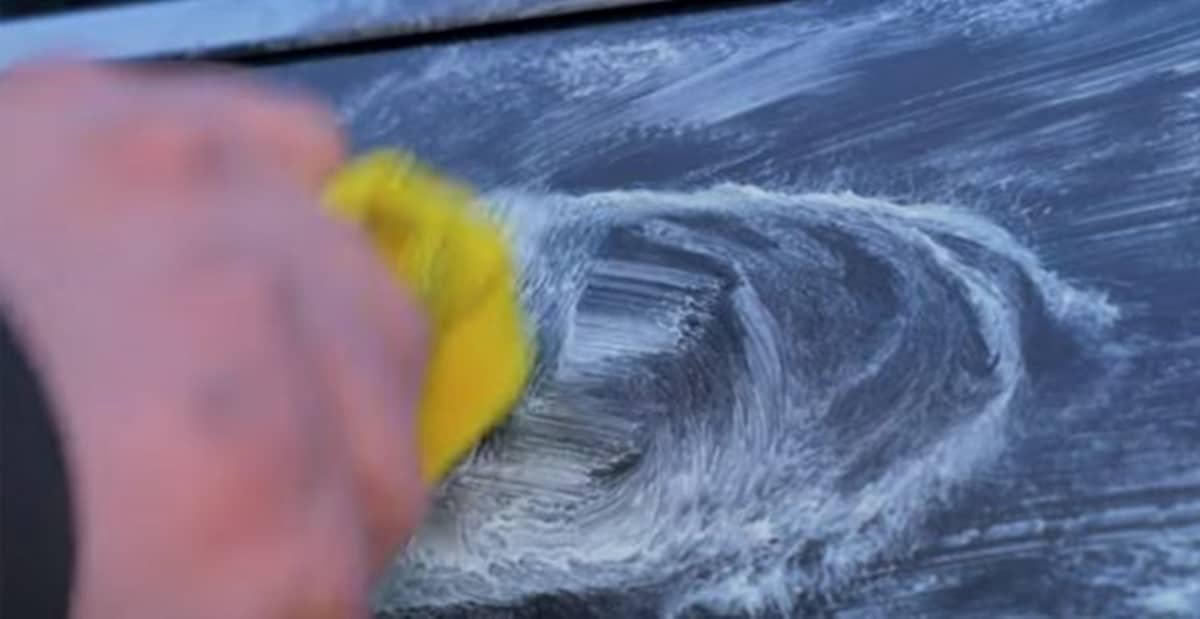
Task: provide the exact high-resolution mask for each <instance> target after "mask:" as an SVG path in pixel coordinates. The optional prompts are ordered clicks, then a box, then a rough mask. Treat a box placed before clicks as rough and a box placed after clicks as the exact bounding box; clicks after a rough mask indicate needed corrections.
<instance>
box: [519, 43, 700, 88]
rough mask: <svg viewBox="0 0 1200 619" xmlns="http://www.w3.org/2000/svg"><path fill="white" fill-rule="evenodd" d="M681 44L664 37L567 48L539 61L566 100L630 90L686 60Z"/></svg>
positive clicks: (541, 67)
mask: <svg viewBox="0 0 1200 619" xmlns="http://www.w3.org/2000/svg"><path fill="white" fill-rule="evenodd" d="M681 45H683V43H680V42H676V41H671V40H668V39H665V38H658V39H648V40H641V41H636V40H635V41H621V42H617V43H613V44H605V43H591V44H585V45H579V46H574V47H567V48H565V49H562V50H560V51H558V52H557V53H555V54H552V55H551V56H550V57H549V58H547V59H545V60H544V61H542V62H541V63H540V64H541V66H540V67H539V69H543V70H546V71H547V73H548V75H549V76H550V81H551V83H552V84H553V85H555V86H557V87H558V88H559V89H560V91H561V92H563V96H564V98H565V99H567V100H576V99H586V98H588V97H592V96H595V95H597V94H601V93H604V92H619V91H622V90H625V89H627V88H630V87H633V86H635V85H637V84H639V83H641V82H643V81H645V80H646V79H648V78H650V77H651V76H653V75H655V74H656V73H661V72H664V71H669V70H671V69H673V68H674V67H675V65H676V64H677V63H679V62H680V61H682V60H685V59H686V56H685V54H684V52H683V50H682V49H681Z"/></svg>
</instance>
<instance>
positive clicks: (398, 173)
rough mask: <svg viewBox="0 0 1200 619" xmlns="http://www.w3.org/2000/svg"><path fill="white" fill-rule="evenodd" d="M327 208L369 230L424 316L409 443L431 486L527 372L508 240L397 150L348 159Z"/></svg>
mask: <svg viewBox="0 0 1200 619" xmlns="http://www.w3.org/2000/svg"><path fill="white" fill-rule="evenodd" d="M325 204H326V205H327V207H328V208H330V209H331V210H332V211H333V212H334V213H336V214H338V215H340V216H343V217H347V218H349V219H350V220H352V221H355V222H358V223H359V224H360V225H362V226H363V227H364V228H365V229H366V230H367V231H368V233H369V234H370V236H371V238H372V240H373V242H374V244H375V247H376V249H377V250H378V253H379V254H380V255H381V257H382V258H383V259H384V261H385V262H386V263H387V265H388V267H389V268H390V269H391V271H392V272H393V273H394V274H395V275H396V277H397V278H398V279H399V280H400V281H401V282H402V283H404V284H405V285H406V286H407V287H408V289H409V290H410V291H411V292H412V293H413V294H415V296H416V298H417V299H418V300H419V301H420V303H421V304H422V305H423V306H424V309H425V312H426V314H427V316H428V319H429V322H430V332H431V335H432V338H431V351H430V359H429V366H428V368H427V372H428V374H427V377H426V383H425V391H424V393H423V394H422V399H421V402H420V407H419V410H418V415H417V426H418V431H417V440H418V446H419V449H420V452H421V453H420V461H421V472H422V475H423V476H424V478H425V480H426V481H427V482H429V483H431V484H432V483H435V482H437V481H439V480H441V479H442V478H443V477H444V476H445V475H446V474H447V473H448V472H449V471H450V469H451V468H452V467H453V465H454V464H455V463H456V462H457V460H459V459H460V458H461V457H462V456H463V455H465V454H466V453H467V452H468V451H469V450H470V449H471V448H472V447H473V446H474V445H475V444H476V443H478V442H479V440H480V439H482V438H483V436H484V434H486V433H487V431H488V430H490V429H491V428H492V427H493V426H494V425H496V424H497V423H498V422H500V421H501V420H502V419H503V418H504V417H505V416H506V415H507V414H508V412H509V411H510V410H511V408H512V407H513V405H514V404H515V403H516V401H517V399H518V398H519V397H520V393H521V390H522V389H523V388H524V386H525V382H526V380H527V379H528V376H529V373H530V368H531V365H532V360H533V350H532V342H531V339H530V338H529V337H528V336H527V332H526V328H525V327H526V325H525V322H524V317H523V314H522V311H521V306H520V302H519V299H518V295H517V275H516V268H515V265H514V261H513V259H512V256H511V253H510V250H509V246H508V242H507V239H506V238H505V237H504V235H503V233H502V231H501V230H500V229H499V227H498V226H496V225H494V224H493V223H492V222H491V221H489V220H488V219H487V218H486V217H485V216H484V214H483V213H482V212H481V211H480V210H479V209H478V207H477V204H476V202H475V199H474V197H473V195H472V194H471V193H470V192H469V191H467V190H466V189H464V188H462V187H460V186H458V185H456V184H454V183H452V182H450V181H448V180H445V179H443V178H442V177H440V176H439V175H438V174H436V173H435V172H434V171H433V170H431V169H430V168H428V167H426V166H425V165H423V164H421V163H420V162H419V161H417V160H416V159H415V158H414V157H412V156H410V155H408V154H405V153H401V152H395V151H380V152H376V153H372V154H368V155H366V156H363V157H361V158H359V159H356V160H354V161H351V162H350V163H349V164H348V165H346V166H345V167H344V168H343V169H342V170H340V171H339V172H337V173H336V174H334V176H333V178H332V179H330V181H329V184H328V186H327V188H326V194H325Z"/></svg>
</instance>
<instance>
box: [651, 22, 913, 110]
mask: <svg viewBox="0 0 1200 619" xmlns="http://www.w3.org/2000/svg"><path fill="white" fill-rule="evenodd" d="M879 26H880V22H879V21H877V20H853V21H850V22H848V23H845V24H841V25H834V26H827V25H823V26H822V27H816V28H810V29H809V30H808V31H804V30H799V31H797V29H796V28H795V27H794V26H789V28H788V29H787V30H786V32H784V31H783V30H782V29H781V30H780V31H779V32H777V33H776V34H777V35H778V36H766V37H763V38H761V39H758V38H754V39H745V40H742V41H741V45H740V46H739V48H738V49H736V50H735V51H734V52H733V53H732V54H730V55H728V56H727V57H725V58H722V59H719V60H717V61H716V62H713V61H712V60H711V59H709V60H708V61H707V62H704V61H702V62H693V63H692V66H690V67H688V69H689V70H688V71H687V72H686V73H685V74H679V75H676V78H677V79H675V80H674V81H672V82H671V83H670V85H668V86H666V87H664V88H660V89H658V90H655V91H654V92H651V93H649V94H647V95H645V96H642V97H639V98H638V99H637V100H636V101H634V102H633V104H632V106H631V109H630V110H629V114H630V116H632V117H633V118H634V119H636V120H638V121H641V122H652V123H653V122H662V121H675V122H683V123H694V124H701V125H710V124H715V123H718V122H721V121H723V120H727V119H729V118H732V117H734V116H738V115H739V114H744V113H746V112H749V111H752V110H754V109H758V108H761V107H764V106H766V105H770V104H771V103H773V102H776V101H780V100H783V99H786V98H788V97H793V96H796V95H797V94H809V93H811V94H813V95H818V94H822V93H829V92H832V91H834V90H836V89H837V88H839V87H842V86H845V85H846V83H847V82H848V81H850V80H851V79H853V78H854V77H855V74H854V73H852V72H847V71H845V67H846V65H847V64H849V60H851V59H856V60H862V58H861V56H856V53H858V52H862V53H868V54H872V55H874V54H883V53H885V52H888V51H895V50H896V49H897V48H898V47H899V46H902V45H903V40H902V39H903V38H902V37H893V38H892V39H890V40H889V42H888V43H887V44H886V45H883V44H882V43H881V42H880V41H879V40H878V39H874V40H872V39H871V35H872V34H873V33H875V32H877V30H878V28H879ZM868 42H870V45H867V43H868ZM880 47H885V48H886V49H880ZM872 48H874V49H872Z"/></svg>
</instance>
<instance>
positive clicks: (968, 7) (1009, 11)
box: [902, 0, 1100, 37]
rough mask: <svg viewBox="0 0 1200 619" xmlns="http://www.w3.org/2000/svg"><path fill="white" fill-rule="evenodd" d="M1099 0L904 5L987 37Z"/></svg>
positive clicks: (918, 1) (1025, 28) (1044, 22)
mask: <svg viewBox="0 0 1200 619" xmlns="http://www.w3.org/2000/svg"><path fill="white" fill-rule="evenodd" d="M1099 2H1100V0H991V1H989V2H979V1H978V0H905V1H904V3H903V5H902V6H903V7H904V8H905V9H906V10H908V11H912V12H915V13H917V14H920V15H923V16H925V17H926V19H927V20H929V21H937V22H941V23H944V24H950V25H952V27H954V28H957V29H959V30H960V31H961V32H962V33H963V34H965V35H968V36H974V37H988V36H995V35H1003V34H1008V33H1012V32H1029V31H1031V30H1036V29H1037V28H1041V27H1045V26H1049V25H1053V24H1055V23H1057V22H1060V21H1061V20H1063V19H1064V18H1066V17H1068V16H1070V15H1071V14H1073V13H1077V12H1079V11H1082V10H1084V9H1087V8H1089V7H1091V6H1094V5H1096V4H1098V3H1099Z"/></svg>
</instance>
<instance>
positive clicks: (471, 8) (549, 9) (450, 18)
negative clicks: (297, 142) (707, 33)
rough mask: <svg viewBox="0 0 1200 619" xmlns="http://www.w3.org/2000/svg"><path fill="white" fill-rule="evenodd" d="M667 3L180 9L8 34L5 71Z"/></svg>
mask: <svg viewBox="0 0 1200 619" xmlns="http://www.w3.org/2000/svg"><path fill="white" fill-rule="evenodd" d="M655 1H661V0H176V1H171V2H161V3H152V4H140V5H128V6H119V7H114V8H108V9H97V10H90V11H79V12H74V13H66V14H59V15H52V16H47V17H39V18H33V19H25V20H17V21H12V22H5V23H2V24H0V67H3V66H7V65H9V64H11V63H12V62H14V61H18V60H20V59H23V58H28V57H30V56H32V55H37V54H43V53H54V52H61V51H64V50H65V51H70V52H78V53H84V54H88V55H89V56H94V57H99V58H108V59H134V58H150V57H153V58H158V57H194V56H204V55H213V54H232V53H237V54H244V53H256V52H270V51H279V50H290V49H297V48H306V47H312V46H319V45H325V44H329V43H339V42H346V41H362V40H368V39H373V38H378V37H395V36H401V35H409V34H418V33H427V32H434V31H440V30H450V29H454V28H462V27H466V26H475V25H480V24H489V23H496V22H507V21H514V20H522V19H529V18H533V17H544V16H548V15H560V14H565V13H571V12H576V11H584V10H595V9H601V8H609V7H615V6H625V5H633V4H651V3H653V2H655Z"/></svg>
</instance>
